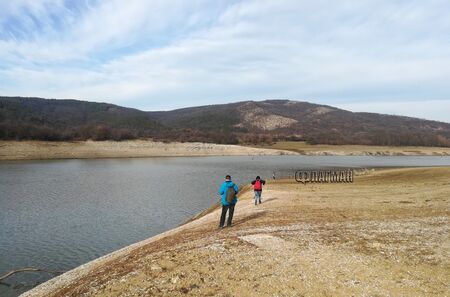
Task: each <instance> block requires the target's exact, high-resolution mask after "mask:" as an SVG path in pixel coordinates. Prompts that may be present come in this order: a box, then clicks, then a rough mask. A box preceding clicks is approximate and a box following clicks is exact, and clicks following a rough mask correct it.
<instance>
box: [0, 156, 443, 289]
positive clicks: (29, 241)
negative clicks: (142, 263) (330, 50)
mask: <svg viewBox="0 0 450 297" xmlns="http://www.w3.org/2000/svg"><path fill="white" fill-rule="evenodd" d="M431 165H441V166H450V157H403V156H402V157H368V156H364V157H356V156H354V157H353V156H352V157H337V156H320V157H309V156H275V157H193V158H148V159H102V160H61V161H29V162H3V163H0V275H2V274H4V273H6V272H8V271H10V270H14V269H17V268H20V267H39V268H46V269H49V270H58V271H65V270H69V269H71V268H73V267H76V266H78V265H80V264H82V263H85V262H87V261H89V260H92V259H95V258H98V257H99V256H102V255H104V254H106V253H109V252H112V251H114V250H117V249H119V248H121V247H124V246H126V245H129V244H131V243H134V242H137V241H140V240H143V239H145V238H148V237H150V236H153V235H155V234H158V233H161V232H163V231H166V230H168V229H170V228H173V227H175V226H177V225H179V224H180V223H182V222H184V221H185V220H187V219H188V218H190V217H192V216H193V215H195V214H196V213H198V212H200V211H201V210H203V209H205V208H207V207H209V206H211V205H212V204H213V203H215V202H216V201H217V199H218V197H217V195H216V191H217V189H218V187H219V185H220V183H221V182H222V181H223V177H224V176H225V175H226V174H231V175H232V176H233V180H234V181H235V182H236V183H239V184H243V183H247V182H249V181H250V180H251V179H252V178H254V177H255V175H257V174H258V175H261V176H262V177H263V178H270V177H271V176H272V172H273V171H275V172H276V174H277V175H284V176H288V175H293V172H294V171H295V170H298V169H307V168H310V169H312V168H330V167H387V166H431ZM49 278H50V276H49V275H48V274H45V273H23V274H20V275H16V276H14V277H11V278H9V279H8V280H7V284H0V296H17V295H18V294H20V293H22V292H24V291H26V290H28V289H30V288H31V287H32V286H33V285H35V284H37V283H39V282H42V281H45V280H47V279H49Z"/></svg>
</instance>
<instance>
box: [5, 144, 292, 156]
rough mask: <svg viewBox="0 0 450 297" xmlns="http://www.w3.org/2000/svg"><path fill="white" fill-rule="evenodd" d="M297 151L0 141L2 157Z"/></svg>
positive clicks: (278, 152)
mask: <svg viewBox="0 0 450 297" xmlns="http://www.w3.org/2000/svg"><path fill="white" fill-rule="evenodd" d="M259 155H262V156H266V155H267V156H276V155H298V153H295V152H292V151H287V150H278V149H264V148H251V147H245V146H239V145H222V144H212V143H200V142H189V143H187V142H186V143H180V142H171V143H163V142H155V141H151V140H130V141H120V142H117V141H90V140H88V141H74V142H51V141H0V161H19V160H62V159H103V158H149V157H204V156H259Z"/></svg>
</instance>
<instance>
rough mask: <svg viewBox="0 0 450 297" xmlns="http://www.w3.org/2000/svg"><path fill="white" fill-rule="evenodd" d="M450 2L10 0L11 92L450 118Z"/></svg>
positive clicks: (4, 87) (6, 59)
mask: <svg viewBox="0 0 450 297" xmlns="http://www.w3.org/2000/svg"><path fill="white" fill-rule="evenodd" d="M449 15H450V4H449V2H448V0H427V1H423V0H420V1H415V0H408V1H403V0H389V1H388V0H374V1H371V0H366V1H362V0H340V1H335V0H333V1H331V0H330V1H324V0H311V1H306V0H271V1H267V0H257V1H252V0H249V1H237V0H214V1H210V0H161V1H159V0H127V1H122V0H121V1H119V0H117V1H116V0H111V1H90V0H78V1H68V0H66V1H63V0H0V95H3V96H33V97H44V98H61V99H64V98H67V99H69V98H73V99H80V100H88V101H96V102H108V103H113V104H118V105H122V106H126V107H134V108H138V109H142V110H168V109H174V108H181V107H187V106H196V105H205V104H216V103H228V102H236V101H242V100H258V101H259V100H264V99H291V100H299V101H308V102H312V103H320V104H327V105H332V106H336V107H340V108H344V109H348V110H352V111H367V112H380V113H388V114H396V115H407V116H414V117H419V118H425V119H433V120H440V121H445V122H450V33H449V32H450V17H449Z"/></svg>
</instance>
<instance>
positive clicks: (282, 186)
mask: <svg viewBox="0 0 450 297" xmlns="http://www.w3.org/2000/svg"><path fill="white" fill-rule="evenodd" d="M449 178H450V167H441V168H402V169H395V168H394V169H379V170H366V171H359V172H358V173H357V175H356V176H355V181H354V183H351V184H350V183H334V184H308V185H301V184H298V183H296V182H295V181H294V180H279V181H271V180H269V181H268V183H267V185H266V188H265V189H264V191H263V203H262V204H260V205H258V206H255V205H254V204H253V201H252V196H253V194H252V191H251V189H250V188H249V186H248V185H247V186H246V187H244V189H243V190H242V192H241V194H240V195H239V202H238V205H237V208H236V212H235V219H234V225H233V226H232V227H231V228H225V229H224V230H217V223H218V218H219V215H220V209H217V208H216V209H213V208H211V209H209V210H207V211H205V212H203V213H202V214H201V215H199V216H197V217H196V218H195V219H194V220H192V221H190V222H188V223H186V224H184V225H182V226H180V227H178V228H175V229H172V230H169V231H167V232H165V233H162V234H160V235H157V236H154V237H152V238H149V239H147V240H144V241H142V242H138V243H136V244H133V245H131V246H128V247H125V248H123V249H121V250H119V251H116V252H113V253H111V254H108V255H106V256H104V257H102V258H99V259H97V260H94V261H91V262H89V263H86V264H84V265H82V266H80V267H77V268H75V269H74V270H71V271H69V272H67V273H65V274H63V275H60V276H58V277H56V278H54V279H52V280H50V281H48V282H46V283H44V284H41V285H39V286H38V287H36V288H34V289H32V290H30V291H29V292H26V293H24V294H23V296H27V297H30V296H49V297H50V296H54V297H56V296H105V297H106V296H108V297H109V296H123V295H126V296H147V295H149V296H216V295H220V296H244V297H245V296H274V295H280V296H297V295H305V296H352V295H356V296H360V295H371V296H372V295H373V296H375V295H386V294H388V295H389V294H394V295H399V296H400V295H401V296H431V295H433V296H444V295H446V294H447V293H448V286H447V284H448V283H449V281H450V279H449V277H450V276H449V274H448V267H449V265H450V262H449V258H448V256H447V255H448V253H449V252H450V250H449V247H450V245H449V243H450V242H449V238H450V237H449V234H450V227H449V226H450V224H449V219H450V213H449V210H448V202H449V198H448V197H449V196H448V194H449V191H448V180H449ZM230 282H232V283H233V284H236V285H233V286H230V285H229V284H230Z"/></svg>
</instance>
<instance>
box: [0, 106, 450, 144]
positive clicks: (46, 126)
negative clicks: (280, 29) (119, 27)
mask: <svg viewBox="0 0 450 297" xmlns="http://www.w3.org/2000/svg"><path fill="white" fill-rule="evenodd" d="M139 138H152V139H155V140H162V141H182V142H191V141H200V142H214V143H231V144H237V143H252V144H257V143H264V142H267V143H269V142H273V141H277V140H302V141H307V142H309V143H311V144H364V145H394V146H395V145H421V146H446V147H448V146H450V123H445V122H439V121H433V120H424V119H417V118H413V117H407V116H397V115H386V114H378V113H370V112H351V111H347V110H343V109H339V108H336V107H333V106H329V105H322V104H314V103H310V102H305V101H293V100H287V99H270V100H264V101H240V102H233V103H228V104H216V105H204V106H195V107H186V108H181V109H175V110H169V111H142V110H139V109H134V108H127V107H122V106H118V105H114V104H109V103H96V102H88V101H81V100H74V99H43V98H37V97H0V139H9V140H11V139H15V140H23V139H36V140H86V139H93V140H107V139H110V140H124V139H139Z"/></svg>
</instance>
